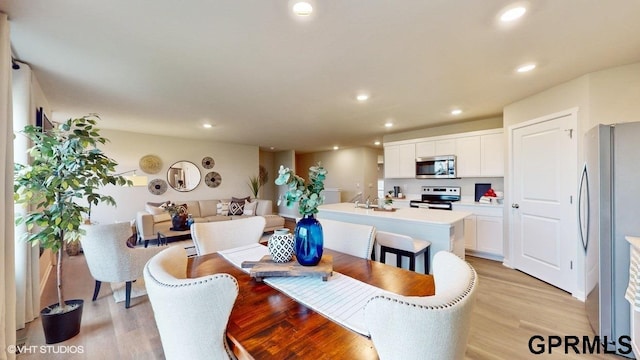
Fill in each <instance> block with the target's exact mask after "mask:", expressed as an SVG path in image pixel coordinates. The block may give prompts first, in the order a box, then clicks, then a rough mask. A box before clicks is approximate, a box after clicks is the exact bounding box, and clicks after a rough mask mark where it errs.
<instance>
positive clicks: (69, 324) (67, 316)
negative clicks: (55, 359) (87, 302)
mask: <svg viewBox="0 0 640 360" xmlns="http://www.w3.org/2000/svg"><path fill="white" fill-rule="evenodd" d="M65 304H67V305H78V306H76V308H75V309H73V310H71V311H68V312H65V313H56V314H52V313H51V309H52V308H53V307H55V306H57V304H52V305H49V306H47V307H46V308H44V309H42V310H41V311H40V318H41V319H42V328H43V329H44V338H45V341H46V343H47V344H55V343H59V342H62V341H65V340H67V339H71V338H72V337H74V336H76V335H78V333H79V332H80V322H81V320H82V306H83V305H84V300H81V299H77V300H67V301H65Z"/></svg>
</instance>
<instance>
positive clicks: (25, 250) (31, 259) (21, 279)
mask: <svg viewBox="0 0 640 360" xmlns="http://www.w3.org/2000/svg"><path fill="white" fill-rule="evenodd" d="M11 77H12V94H13V100H12V104H13V127H14V130H15V131H18V130H19V129H22V128H24V127H25V125H27V124H29V123H33V119H35V112H36V110H35V109H36V105H35V104H34V101H33V95H32V94H33V91H32V85H31V84H32V82H33V81H32V74H31V68H30V67H29V66H28V65H27V64H22V63H21V64H20V69H14V70H13V71H12V72H11ZM28 147H29V141H28V139H27V137H26V136H21V135H16V138H15V139H14V143H13V151H14V156H13V159H14V161H15V162H16V163H19V164H26V163H27V162H28V161H29V156H28V154H27V149H28ZM14 211H15V213H16V215H17V214H23V213H26V207H25V206H23V205H16V206H15V207H14ZM26 231H27V228H26V226H24V225H21V226H18V227H16V228H15V238H16V239H20V237H21V235H22V234H23V233H24V232H26ZM15 248H16V250H15V261H16V264H15V273H16V327H17V328H18V329H22V328H24V327H25V324H26V323H28V322H30V321H31V320H33V319H35V318H36V317H37V316H38V314H39V311H40V279H39V275H40V273H39V271H38V268H39V262H38V260H39V257H40V249H39V248H38V247H37V246H31V244H28V243H26V242H23V241H17V242H15Z"/></svg>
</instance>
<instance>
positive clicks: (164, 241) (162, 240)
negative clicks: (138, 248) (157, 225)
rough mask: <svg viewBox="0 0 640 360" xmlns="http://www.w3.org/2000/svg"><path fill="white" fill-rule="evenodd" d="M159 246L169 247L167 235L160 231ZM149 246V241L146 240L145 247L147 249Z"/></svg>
mask: <svg viewBox="0 0 640 360" xmlns="http://www.w3.org/2000/svg"><path fill="white" fill-rule="evenodd" d="M157 240H158V246H160V245H167V235H165V234H163V233H161V232H159V231H158V238H157ZM148 245H149V240H145V241H144V247H147V246H148Z"/></svg>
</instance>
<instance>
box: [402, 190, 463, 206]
mask: <svg viewBox="0 0 640 360" xmlns="http://www.w3.org/2000/svg"><path fill="white" fill-rule="evenodd" d="M454 201H460V186H423V187H422V198H421V199H420V200H411V201H410V202H409V205H410V206H411V207H413V208H425V209H439V210H451V209H452V208H453V207H452V205H451V203H452V202H454Z"/></svg>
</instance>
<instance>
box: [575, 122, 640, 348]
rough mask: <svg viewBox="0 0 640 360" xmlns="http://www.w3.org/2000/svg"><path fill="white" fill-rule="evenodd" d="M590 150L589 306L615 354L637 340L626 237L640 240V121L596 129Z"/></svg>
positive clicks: (586, 189)
mask: <svg viewBox="0 0 640 360" xmlns="http://www.w3.org/2000/svg"><path fill="white" fill-rule="evenodd" d="M584 151H585V166H584V169H583V172H582V177H581V181H580V196H579V222H580V229H579V230H580V235H581V240H582V245H583V248H584V251H585V252H586V264H585V265H586V279H585V280H586V283H585V284H586V292H587V299H586V303H585V305H586V310H587V316H588V318H589V322H590V323H591V327H592V328H593V330H594V331H595V333H596V335H599V336H600V340H601V341H604V337H605V336H606V337H607V341H608V345H607V349H608V350H610V351H613V350H614V349H616V348H618V347H619V346H618V345H616V342H617V341H618V339H619V338H620V337H621V336H631V330H630V309H629V303H628V302H627V301H626V300H625V298H624V294H625V291H626V288H627V285H628V282H629V252H630V250H629V244H628V243H627V241H626V240H625V236H626V235H640V122H633V123H621V124H615V125H599V126H596V127H595V128H593V129H591V130H589V131H588V132H587V134H586V135H585V142H584ZM621 355H622V354H621ZM624 356H627V357H633V354H628V355H624Z"/></svg>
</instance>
